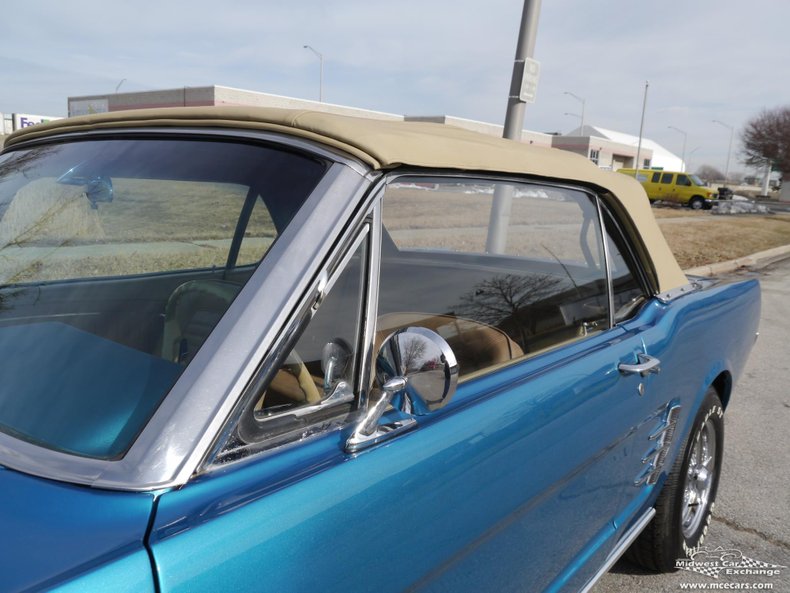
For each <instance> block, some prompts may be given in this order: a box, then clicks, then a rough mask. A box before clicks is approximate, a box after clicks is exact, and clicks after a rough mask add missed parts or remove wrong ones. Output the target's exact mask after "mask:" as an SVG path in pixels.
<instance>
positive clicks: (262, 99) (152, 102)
mask: <svg viewBox="0 0 790 593" xmlns="http://www.w3.org/2000/svg"><path fill="white" fill-rule="evenodd" d="M68 104H69V105H68V112H69V116H77V115H87V114H91V113H105V112H108V111H122V110H125V109H144V108H149V107H182V106H209V105H247V106H251V107H281V108H286V109H309V110H315V111H324V112H329V113H337V114H340V115H351V116H356V117H370V118H375V119H386V120H400V121H402V120H405V121H427V122H435V123H440V124H445V125H448V126H456V127H459V128H465V129H468V130H474V131H476V132H481V133H483V134H489V135H491V136H497V137H501V136H502V131H503V127H502V126H500V125H497V124H491V123H486V122H481V121H475V120H471V119H464V118H460V117H453V116H449V115H406V116H403V115H398V114H394V113H385V112H382V111H371V110H369V109H359V108H356V107H348V106H345V105H333V104H331V103H322V102H319V101H309V100H307V99H297V98H294V97H285V96H282V95H272V94H269V93H259V92H256V91H248V90H244V89H235V88H230V87H224V86H216V85H214V86H204V87H181V88H175V89H163V90H157V91H141V92H131V93H113V94H107V95H89V96H81V97H69V99H68ZM618 134H619V136H617V135H618ZM612 136H617V137H616V138H614V137H612ZM633 140H634V137H631V136H627V135H625V134H620V133H618V132H611V131H609V130H603V129H602V128H597V127H593V126H585V127H584V129H583V130H575V131H574V132H572V133H571V135H568V136H561V135H558V134H544V133H541V132H533V131H530V130H523V131H522V134H521V141H522V142H524V143H526V144H534V145H535V146H544V147H547V148H549V147H551V148H558V149H562V150H568V151H570V152H575V153H577V154H581V155H583V156H585V157H587V158H589V159H590V160H591V161H593V162H594V163H595V164H597V165H598V166H599V167H601V168H602V169H613V170H617V169H620V168H623V167H633V166H634V164H635V162H636V153H637V147H636V143H635V142H634V141H633ZM648 143H649V141H647V140H646V141H645V145H643V146H642V150H641V152H640V160H641V161H642V166H643V167H645V166H647V167H649V166H651V165H653V166H656V165H657V163H654V162H653V160H654V157H655V155H654V152H655V150H654V147H652V146H649V145H648ZM662 150H663V149H662ZM658 166H660V165H658Z"/></svg>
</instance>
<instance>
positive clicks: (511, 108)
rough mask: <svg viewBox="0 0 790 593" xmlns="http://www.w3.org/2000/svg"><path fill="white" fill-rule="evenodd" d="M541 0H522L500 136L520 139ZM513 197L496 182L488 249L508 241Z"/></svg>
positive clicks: (495, 249) (491, 250)
mask: <svg viewBox="0 0 790 593" xmlns="http://www.w3.org/2000/svg"><path fill="white" fill-rule="evenodd" d="M540 3H541V0H524V9H523V11H522V13H521V27H520V28H519V32H518V43H517V44H516V57H515V60H514V62H513V76H512V78H511V79H510V94H509V95H508V99H507V110H506V112H505V129H504V131H503V133H502V137H503V138H509V139H511V140H517V141H521V135H522V131H523V130H524V110H525V107H526V103H524V102H523V101H521V99H520V98H519V94H520V93H521V83H522V80H523V78H524V62H525V60H526V59H527V58H531V57H532V56H533V54H534V52H535V40H536V39H537V36H538V20H539V19H540ZM512 201H513V186H511V185H503V184H497V186H496V188H495V189H494V200H493V203H492V204H491V217H490V219H489V221H488V236H487V237H486V252H487V253H504V252H505V246H506V244H507V227H508V223H509V221H510V205H511V202H512Z"/></svg>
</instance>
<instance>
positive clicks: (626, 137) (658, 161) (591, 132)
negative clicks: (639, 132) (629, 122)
mask: <svg viewBox="0 0 790 593" xmlns="http://www.w3.org/2000/svg"><path fill="white" fill-rule="evenodd" d="M567 136H575V137H589V138H591V139H594V138H603V139H606V140H611V141H613V142H617V143H618V144H621V145H624V146H630V147H632V148H633V150H634V151H636V149H637V147H638V145H639V137H638V136H631V135H630V134H624V133H623V132H615V131H614V130H607V129H606V128H601V127H600V126H584V128H576V129H575V130H573V131H572V132H570V133H569V134H567ZM646 153H650V154H651V155H652V156H650V157H645V154H646ZM645 158H649V159H650V163H649V167H653V168H656V169H665V170H667V171H685V170H686V164H685V163H684V162H683V159H681V158H680V157H679V156H677V155H676V154H674V153H672V152H670V151H669V150H667V149H666V148H664V147H663V146H661V145H660V144H659V143H658V142H654V141H653V140H650V139H649V138H642V154H640V157H639V160H641V161H642V164H641V166H642V167H644V166H645V162H644V161H645ZM623 166H626V165H621V166H620V167H617V166H613V167H612V168H613V169H615V170H617V169H619V168H621V167H623ZM630 166H632V167H633V164H632V165H630Z"/></svg>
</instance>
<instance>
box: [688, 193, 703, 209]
mask: <svg viewBox="0 0 790 593" xmlns="http://www.w3.org/2000/svg"><path fill="white" fill-rule="evenodd" d="M704 207H705V198H703V197H702V196H694V197H693V198H691V199H690V200H689V208H691V209H692V210H702V209H703V208H704Z"/></svg>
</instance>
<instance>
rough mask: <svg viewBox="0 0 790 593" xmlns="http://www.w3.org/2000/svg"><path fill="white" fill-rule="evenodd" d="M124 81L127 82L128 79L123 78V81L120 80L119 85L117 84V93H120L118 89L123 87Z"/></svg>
mask: <svg viewBox="0 0 790 593" xmlns="http://www.w3.org/2000/svg"><path fill="white" fill-rule="evenodd" d="M124 82H126V79H125V78H122V79H121V82H119V83H118V84H117V85H115V93H116V94H118V89H119V88H121V85H122V84H123V83H124Z"/></svg>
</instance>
